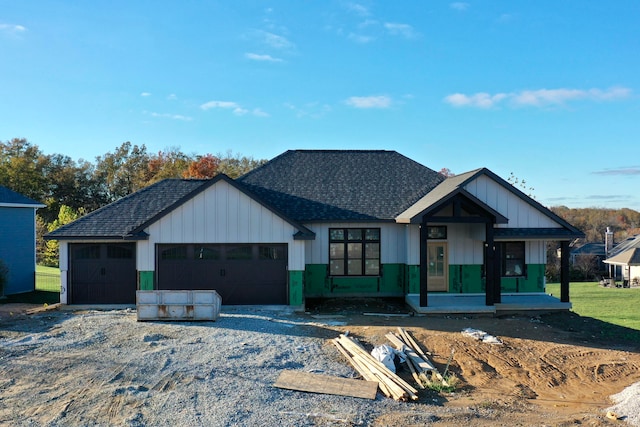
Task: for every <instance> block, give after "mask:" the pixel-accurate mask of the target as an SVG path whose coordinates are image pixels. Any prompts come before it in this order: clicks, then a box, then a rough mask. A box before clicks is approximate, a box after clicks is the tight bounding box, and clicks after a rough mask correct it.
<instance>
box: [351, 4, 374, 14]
mask: <svg viewBox="0 0 640 427" xmlns="http://www.w3.org/2000/svg"><path fill="white" fill-rule="evenodd" d="M347 10H349V11H351V12H354V13H355V14H357V15H360V16H369V9H368V8H367V7H366V6H364V5H361V4H359V3H348V4H347Z"/></svg>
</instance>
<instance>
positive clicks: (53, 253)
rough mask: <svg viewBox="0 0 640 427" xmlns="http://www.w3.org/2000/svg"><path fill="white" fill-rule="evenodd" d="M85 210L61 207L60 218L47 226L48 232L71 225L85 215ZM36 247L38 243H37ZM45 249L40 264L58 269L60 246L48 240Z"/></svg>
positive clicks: (44, 245)
mask: <svg viewBox="0 0 640 427" xmlns="http://www.w3.org/2000/svg"><path fill="white" fill-rule="evenodd" d="M84 213H85V211H84V209H73V208H71V207H69V206H66V205H62V206H60V211H59V212H58V218H56V219H55V220H54V221H53V222H51V223H50V224H48V225H47V231H49V232H51V231H54V230H56V229H58V228H59V227H62V226H63V225H65V224H69V223H70V222H72V221H75V220H76V219H78V218H80V217H81V216H82V215H84ZM36 246H38V245H37V243H36ZM42 246H43V247H44V249H43V251H42V255H41V260H40V262H41V263H42V264H43V265H46V266H48V267H58V258H59V249H60V246H59V244H58V241H57V240H46V241H44V244H43V245H42Z"/></svg>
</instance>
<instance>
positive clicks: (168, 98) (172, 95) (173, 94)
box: [167, 93, 178, 101]
mask: <svg viewBox="0 0 640 427" xmlns="http://www.w3.org/2000/svg"><path fill="white" fill-rule="evenodd" d="M176 99H178V95H176V94H175V93H171V94H169V96H167V100H169V101H175V100H176Z"/></svg>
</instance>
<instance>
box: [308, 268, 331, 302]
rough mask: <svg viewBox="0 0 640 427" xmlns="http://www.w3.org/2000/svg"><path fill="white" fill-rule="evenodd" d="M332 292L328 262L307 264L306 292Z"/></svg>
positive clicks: (309, 293)
mask: <svg viewBox="0 0 640 427" xmlns="http://www.w3.org/2000/svg"><path fill="white" fill-rule="evenodd" d="M330 292H331V283H329V280H328V279H327V265H326V264H307V265H306V266H305V270H304V294H305V295H326V294H329V293H330Z"/></svg>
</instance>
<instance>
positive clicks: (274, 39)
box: [259, 31, 294, 50]
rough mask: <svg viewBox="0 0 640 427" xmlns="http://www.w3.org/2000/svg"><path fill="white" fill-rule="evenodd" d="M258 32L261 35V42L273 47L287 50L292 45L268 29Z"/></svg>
mask: <svg viewBox="0 0 640 427" xmlns="http://www.w3.org/2000/svg"><path fill="white" fill-rule="evenodd" d="M259 33H260V35H261V37H262V42H263V43H265V44H266V45H267V46H270V47H272V48H274V49H279V50H287V49H292V48H293V46H294V45H293V43H291V42H290V41H289V40H288V39H287V38H286V37H284V36H279V35H277V34H274V33H270V32H269V31H260V32H259Z"/></svg>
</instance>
